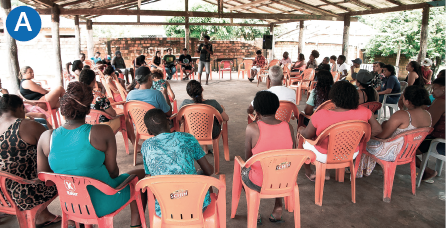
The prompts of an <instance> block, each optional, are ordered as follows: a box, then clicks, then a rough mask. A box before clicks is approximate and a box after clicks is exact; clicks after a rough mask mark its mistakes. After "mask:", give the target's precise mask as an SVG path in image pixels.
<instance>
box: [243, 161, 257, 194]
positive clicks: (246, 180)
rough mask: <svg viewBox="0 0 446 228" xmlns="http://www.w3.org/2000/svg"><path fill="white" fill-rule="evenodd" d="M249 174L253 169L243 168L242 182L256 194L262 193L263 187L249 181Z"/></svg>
mask: <svg viewBox="0 0 446 228" xmlns="http://www.w3.org/2000/svg"><path fill="white" fill-rule="evenodd" d="M249 172H251V167H249V168H245V167H243V168H242V181H243V183H245V185H246V186H247V187H248V188H250V189H252V190H254V191H256V192H260V190H261V189H262V187H260V186H258V185H256V184H254V183H252V181H251V180H250V179H249Z"/></svg>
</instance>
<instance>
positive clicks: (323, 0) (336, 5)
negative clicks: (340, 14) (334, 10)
mask: <svg viewBox="0 0 446 228" xmlns="http://www.w3.org/2000/svg"><path fill="white" fill-rule="evenodd" d="M319 1H321V2H323V3H325V4H327V5H331V6H334V7H338V8H341V9H343V10H345V11H350V9H349V8H347V7H344V6H340V5H338V4H336V3H334V2H329V1H326V0H319Z"/></svg>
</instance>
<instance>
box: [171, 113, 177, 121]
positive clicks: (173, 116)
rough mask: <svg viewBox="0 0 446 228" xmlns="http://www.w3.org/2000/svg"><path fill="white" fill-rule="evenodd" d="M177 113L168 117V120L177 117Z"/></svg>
mask: <svg viewBox="0 0 446 228" xmlns="http://www.w3.org/2000/svg"><path fill="white" fill-rule="evenodd" d="M177 114H178V113H175V114H172V115H171V116H170V117H169V120H175V119H176V118H177Z"/></svg>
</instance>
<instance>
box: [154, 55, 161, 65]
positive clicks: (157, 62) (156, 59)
mask: <svg viewBox="0 0 446 228" xmlns="http://www.w3.org/2000/svg"><path fill="white" fill-rule="evenodd" d="M153 63H154V64H155V65H157V66H159V65H160V64H161V57H158V56H155V58H154V59H153Z"/></svg>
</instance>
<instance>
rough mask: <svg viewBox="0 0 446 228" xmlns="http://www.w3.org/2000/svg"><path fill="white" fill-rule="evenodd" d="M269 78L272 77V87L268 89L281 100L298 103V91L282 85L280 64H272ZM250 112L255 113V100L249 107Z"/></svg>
mask: <svg viewBox="0 0 446 228" xmlns="http://www.w3.org/2000/svg"><path fill="white" fill-rule="evenodd" d="M268 75H269V78H270V79H271V88H269V89H268V90H267V91H270V92H271V93H274V94H276V95H277V97H279V100H280V101H290V102H293V103H294V104H295V103H296V91H294V89H290V88H287V87H285V86H283V85H282V82H283V70H282V68H281V67H280V66H272V67H271V68H270V69H269V74H268ZM247 112H248V114H253V113H254V107H253V102H251V104H250V105H249V107H248V110H247Z"/></svg>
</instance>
